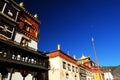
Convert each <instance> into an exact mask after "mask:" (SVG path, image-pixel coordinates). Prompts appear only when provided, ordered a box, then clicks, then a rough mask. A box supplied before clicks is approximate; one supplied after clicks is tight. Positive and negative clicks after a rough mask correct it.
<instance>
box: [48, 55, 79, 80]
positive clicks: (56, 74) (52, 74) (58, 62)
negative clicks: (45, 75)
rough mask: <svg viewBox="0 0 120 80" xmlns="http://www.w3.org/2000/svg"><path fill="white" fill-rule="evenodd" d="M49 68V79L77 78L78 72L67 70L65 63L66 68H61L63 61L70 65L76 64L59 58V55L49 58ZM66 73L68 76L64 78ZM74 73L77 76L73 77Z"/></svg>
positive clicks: (76, 79)
mask: <svg viewBox="0 0 120 80" xmlns="http://www.w3.org/2000/svg"><path fill="white" fill-rule="evenodd" d="M49 61H50V66H51V67H50V70H49V80H79V74H78V73H76V69H75V72H73V71H72V67H71V71H69V70H68V67H67V65H66V69H63V61H64V62H66V64H70V65H72V66H75V68H76V67H77V65H75V64H73V63H71V62H69V61H67V60H65V59H63V58H61V57H59V56H58V57H55V58H50V59H49ZM66 73H68V74H69V76H68V78H66ZM75 75H76V76H77V77H75Z"/></svg>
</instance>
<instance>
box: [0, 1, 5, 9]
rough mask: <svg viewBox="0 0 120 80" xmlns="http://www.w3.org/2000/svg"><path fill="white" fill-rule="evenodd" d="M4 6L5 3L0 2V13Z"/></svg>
mask: <svg viewBox="0 0 120 80" xmlns="http://www.w3.org/2000/svg"><path fill="white" fill-rule="evenodd" d="M4 4H5V2H3V1H2V0H0V11H2V10H3V7H4Z"/></svg>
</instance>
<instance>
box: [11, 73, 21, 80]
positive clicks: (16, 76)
mask: <svg viewBox="0 0 120 80" xmlns="http://www.w3.org/2000/svg"><path fill="white" fill-rule="evenodd" d="M12 80H23V77H22V75H21V73H19V72H15V73H13V75H12Z"/></svg>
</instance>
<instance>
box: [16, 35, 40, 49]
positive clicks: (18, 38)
mask: <svg viewBox="0 0 120 80" xmlns="http://www.w3.org/2000/svg"><path fill="white" fill-rule="evenodd" d="M22 37H23V34H20V33H16V35H15V39H14V41H15V42H17V43H19V44H20V42H21V39H22ZM28 47H31V48H33V49H35V50H38V43H37V42H36V41H34V40H32V39H31V40H30V41H29V42H28Z"/></svg>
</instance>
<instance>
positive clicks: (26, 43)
mask: <svg viewBox="0 0 120 80" xmlns="http://www.w3.org/2000/svg"><path fill="white" fill-rule="evenodd" d="M20 44H21V45H22V46H28V40H26V39H25V38H22V40H21V43H20Z"/></svg>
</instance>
